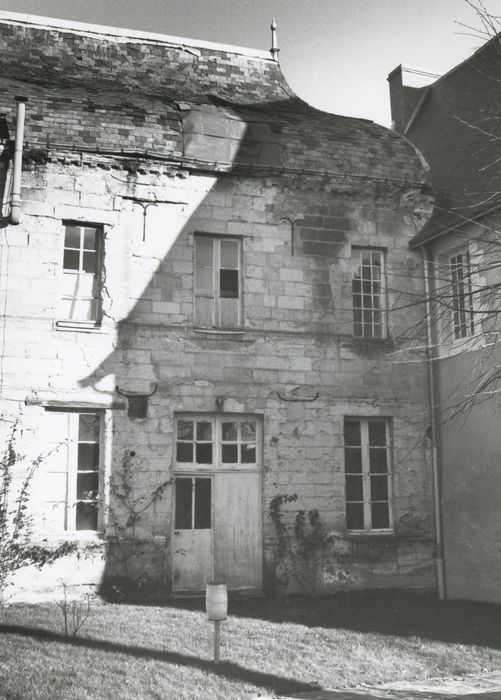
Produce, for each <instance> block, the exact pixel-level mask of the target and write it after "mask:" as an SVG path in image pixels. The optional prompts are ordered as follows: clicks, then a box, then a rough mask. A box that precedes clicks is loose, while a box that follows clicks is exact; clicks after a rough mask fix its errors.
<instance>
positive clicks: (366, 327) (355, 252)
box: [351, 246, 388, 340]
mask: <svg viewBox="0 0 501 700" xmlns="http://www.w3.org/2000/svg"><path fill="white" fill-rule="evenodd" d="M364 254H366V255H370V256H371V262H370V265H369V266H368V267H369V269H370V277H368V278H364V277H362V274H363V268H364V267H367V266H365V265H363V263H362V260H363V258H362V256H363V255H364ZM373 256H378V257H379V260H380V266H379V271H380V279H379V280H378V279H376V276H375V274H374V270H375V269H376V265H375V264H374V262H373ZM351 260H352V270H353V274H352V290H351V299H352V308H353V335H354V336H355V337H357V338H364V339H366V340H383V339H385V338H387V337H388V304H387V284H386V250H385V249H384V248H370V247H367V248H365V247H361V246H353V247H352V248H351ZM355 262H356V267H355V265H354V264H355ZM357 275H358V276H359V277H358V279H357ZM357 284H358V285H360V289H359V290H358V291H356V285H357ZM376 284H379V286H380V290H379V291H378V292H375V291H374V288H375V285H376ZM364 285H370V290H364ZM357 299H360V303H359V304H358V303H356V301H357ZM367 300H369V303H368V304H366V301H367ZM376 300H379V304H380V307H379V308H378V306H377V301H376ZM357 313H359V314H360V320H359V321H358V320H356V315H357ZM376 313H380V314H381V322H380V323H378V322H376V321H375V320H374V318H375V315H376ZM366 315H369V316H370V320H366V319H365V316H366ZM377 328H380V329H381V334H380V335H378V334H377V332H376V329H377Z"/></svg>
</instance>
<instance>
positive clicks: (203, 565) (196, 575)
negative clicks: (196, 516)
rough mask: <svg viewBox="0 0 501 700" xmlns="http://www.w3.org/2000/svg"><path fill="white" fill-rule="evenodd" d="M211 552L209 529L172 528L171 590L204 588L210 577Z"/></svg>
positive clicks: (210, 533)
mask: <svg viewBox="0 0 501 700" xmlns="http://www.w3.org/2000/svg"><path fill="white" fill-rule="evenodd" d="M211 552H212V531H211V530H174V536H173V539H172V590H174V591H203V590H205V585H206V583H207V581H209V579H210V577H211V559H212V554H211Z"/></svg>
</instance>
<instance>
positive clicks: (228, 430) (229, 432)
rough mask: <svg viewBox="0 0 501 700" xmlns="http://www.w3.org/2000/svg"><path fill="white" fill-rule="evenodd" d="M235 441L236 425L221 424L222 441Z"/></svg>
mask: <svg viewBox="0 0 501 700" xmlns="http://www.w3.org/2000/svg"><path fill="white" fill-rule="evenodd" d="M237 439H238V434H237V424H236V423H234V422H231V423H226V422H225V423H223V440H224V441H227V442H236V440H237Z"/></svg>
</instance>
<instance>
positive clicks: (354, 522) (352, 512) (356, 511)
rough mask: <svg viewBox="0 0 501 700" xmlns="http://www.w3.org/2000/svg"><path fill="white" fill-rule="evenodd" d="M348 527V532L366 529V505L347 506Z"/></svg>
mask: <svg viewBox="0 0 501 700" xmlns="http://www.w3.org/2000/svg"><path fill="white" fill-rule="evenodd" d="M346 527H347V528H348V530H363V528H364V504H363V503H347V504H346Z"/></svg>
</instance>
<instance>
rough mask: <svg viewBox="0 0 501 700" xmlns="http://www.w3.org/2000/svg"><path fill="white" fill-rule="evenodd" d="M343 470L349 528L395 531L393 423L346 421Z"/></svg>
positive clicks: (348, 419)
mask: <svg viewBox="0 0 501 700" xmlns="http://www.w3.org/2000/svg"><path fill="white" fill-rule="evenodd" d="M344 469H345V489H346V490H345V493H346V528H347V529H348V530H388V529H391V527H392V513H391V479H390V422H389V421H388V420H386V419H383V418H345V421H344Z"/></svg>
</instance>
